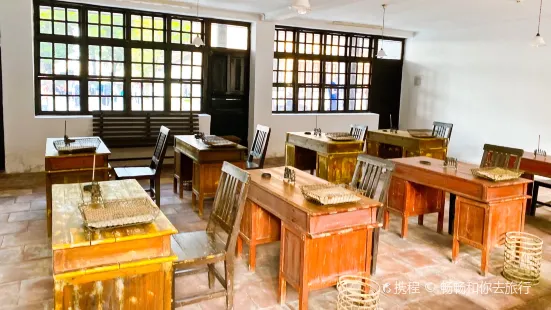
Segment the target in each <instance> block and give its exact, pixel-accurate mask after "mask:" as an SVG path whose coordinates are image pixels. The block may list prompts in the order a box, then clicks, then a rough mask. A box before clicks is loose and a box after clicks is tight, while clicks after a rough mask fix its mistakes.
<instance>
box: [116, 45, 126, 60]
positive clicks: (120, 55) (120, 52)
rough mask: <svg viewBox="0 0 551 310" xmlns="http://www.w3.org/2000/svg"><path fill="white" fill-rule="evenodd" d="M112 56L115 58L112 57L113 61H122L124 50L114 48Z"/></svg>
mask: <svg viewBox="0 0 551 310" xmlns="http://www.w3.org/2000/svg"><path fill="white" fill-rule="evenodd" d="M114 54H115V57H114V59H115V61H124V48H122V47H115V48H114Z"/></svg>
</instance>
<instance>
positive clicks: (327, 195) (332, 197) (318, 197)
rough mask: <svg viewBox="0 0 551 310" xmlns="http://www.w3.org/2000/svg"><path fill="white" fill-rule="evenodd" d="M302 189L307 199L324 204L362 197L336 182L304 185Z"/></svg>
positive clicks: (345, 201)
mask: <svg viewBox="0 0 551 310" xmlns="http://www.w3.org/2000/svg"><path fill="white" fill-rule="evenodd" d="M300 190H301V191H302V195H304V197H305V198H306V199H307V200H309V201H312V202H315V203H318V204H322V205H336V204H341V203H349V202H357V201H359V200H360V199H361V198H360V197H358V196H357V195H356V193H355V192H353V191H351V190H348V189H346V188H344V187H342V186H339V185H335V184H317V185H304V186H302V187H301V188H300Z"/></svg>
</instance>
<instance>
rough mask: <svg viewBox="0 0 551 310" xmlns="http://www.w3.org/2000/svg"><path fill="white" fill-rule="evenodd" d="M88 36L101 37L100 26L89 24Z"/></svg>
mask: <svg viewBox="0 0 551 310" xmlns="http://www.w3.org/2000/svg"><path fill="white" fill-rule="evenodd" d="M88 36H89V37H94V38H97V37H99V26H96V25H89V26H88Z"/></svg>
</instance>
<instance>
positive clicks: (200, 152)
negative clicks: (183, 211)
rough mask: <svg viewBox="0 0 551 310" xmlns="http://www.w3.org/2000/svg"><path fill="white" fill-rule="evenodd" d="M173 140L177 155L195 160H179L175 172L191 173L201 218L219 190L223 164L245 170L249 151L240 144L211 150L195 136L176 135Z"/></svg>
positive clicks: (194, 194)
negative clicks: (205, 201) (206, 204)
mask: <svg viewBox="0 0 551 310" xmlns="http://www.w3.org/2000/svg"><path fill="white" fill-rule="evenodd" d="M174 139H175V140H174V144H175V146H174V152H175V153H174V156H175V157H177V156H185V157H188V158H189V159H191V160H192V162H190V161H188V160H185V159H180V163H179V165H176V166H175V169H178V170H175V175H176V174H178V175H180V174H182V175H183V173H184V171H192V190H193V195H192V200H193V205H196V204H197V205H198V210H199V215H200V216H203V204H204V200H205V199H206V198H212V197H214V194H215V193H216V189H217V188H218V181H219V179H220V173H221V168H222V163H223V162H224V161H227V162H229V163H232V164H233V165H235V166H237V167H239V168H244V167H245V161H246V159H247V148H246V147H244V146H241V145H236V146H235V147H226V148H209V147H207V146H206V145H205V144H203V143H202V142H200V141H199V140H197V139H195V137H194V136H175V137H174ZM180 154H181V155H180ZM179 179H180V178H179ZM179 181H180V182H181V181H183V180H179ZM175 186H176V185H175Z"/></svg>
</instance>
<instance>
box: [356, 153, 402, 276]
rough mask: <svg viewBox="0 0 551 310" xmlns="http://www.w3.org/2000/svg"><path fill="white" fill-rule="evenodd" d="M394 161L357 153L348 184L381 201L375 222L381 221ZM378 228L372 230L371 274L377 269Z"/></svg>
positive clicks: (384, 210)
mask: <svg viewBox="0 0 551 310" xmlns="http://www.w3.org/2000/svg"><path fill="white" fill-rule="evenodd" d="M393 171H394V163H392V162H391V161H389V160H385V159H381V158H378V157H373V156H370V155H367V154H360V155H358V162H357V163H356V169H355V170H354V175H353V176H352V182H351V183H350V186H351V187H352V188H357V189H359V190H360V191H361V192H362V193H363V194H364V195H365V196H367V197H369V198H371V199H375V200H378V201H379V202H382V203H383V204H384V206H383V207H382V208H380V209H379V210H377V222H379V223H382V220H383V214H384V212H386V203H387V195H388V189H389V187H390V180H391V178H392V172H393ZM379 231H380V228H375V229H374V230H373V248H372V250H371V274H372V275H374V274H375V272H376V270H377V253H378V249H379Z"/></svg>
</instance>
